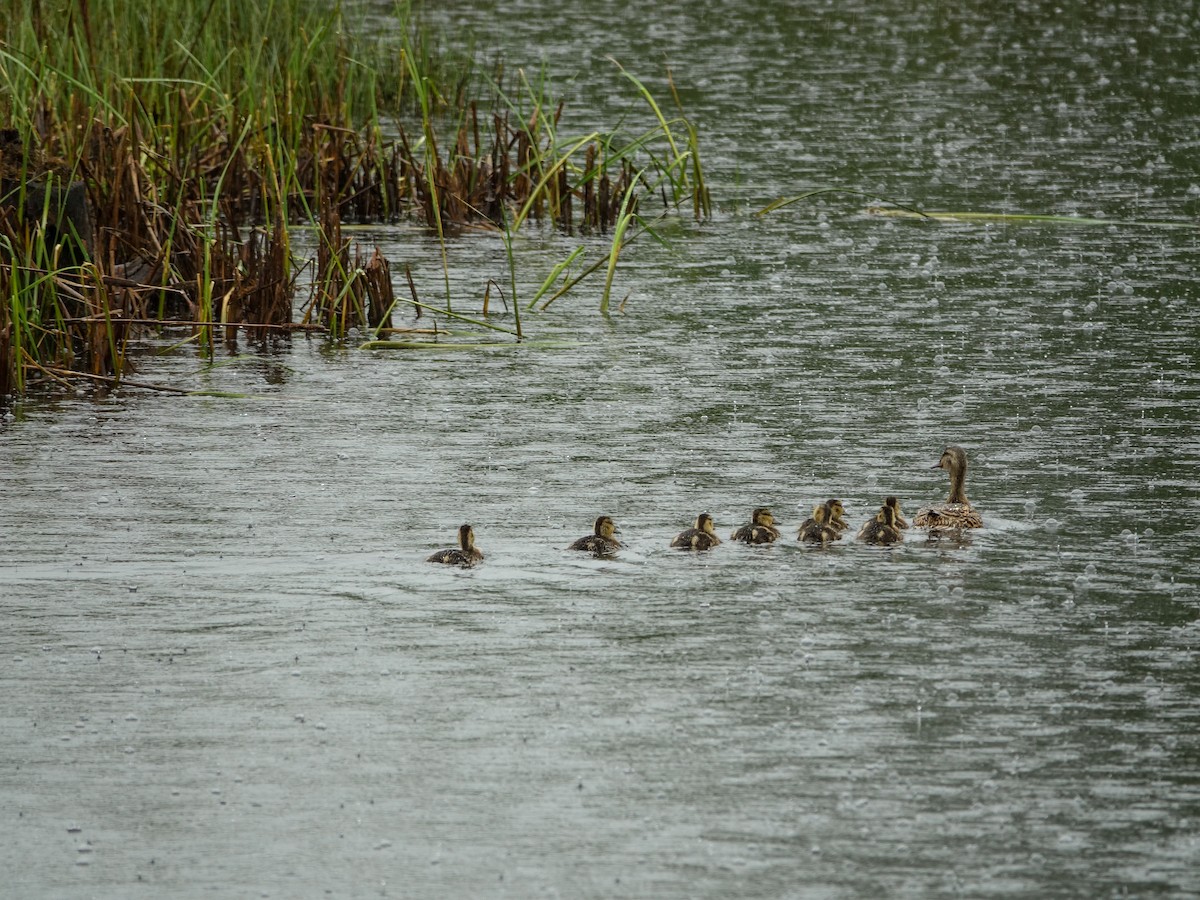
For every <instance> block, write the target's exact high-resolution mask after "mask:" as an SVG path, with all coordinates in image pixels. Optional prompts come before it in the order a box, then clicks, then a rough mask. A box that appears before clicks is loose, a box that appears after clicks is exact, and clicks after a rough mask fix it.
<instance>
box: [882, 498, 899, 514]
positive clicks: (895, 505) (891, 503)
mask: <svg viewBox="0 0 1200 900" xmlns="http://www.w3.org/2000/svg"><path fill="white" fill-rule="evenodd" d="M883 505H884V506H886V507H887V508H888V509H890V510H891V511H892V512H893V513H895V514H896V515H897V516H898V515H900V501H899V500H897V499H896V498H895V497H885V498H884V500H883Z"/></svg>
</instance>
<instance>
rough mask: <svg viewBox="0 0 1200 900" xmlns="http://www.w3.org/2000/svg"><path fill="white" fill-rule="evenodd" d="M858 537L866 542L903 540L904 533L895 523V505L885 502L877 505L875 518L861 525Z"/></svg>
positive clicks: (889, 542)
mask: <svg viewBox="0 0 1200 900" xmlns="http://www.w3.org/2000/svg"><path fill="white" fill-rule="evenodd" d="M889 499H890V498H889ZM858 537H859V539H860V540H864V541H866V542H867V543H868V544H896V543H899V542H900V541H902V540H904V533H903V532H902V531H901V530H900V528H899V527H898V526H897V525H896V509H895V507H893V506H889V505H888V504H887V503H884V504H883V506H881V507H879V512H877V513H876V514H875V518H874V519H871V520H870V521H869V522H867V523H866V524H865V525H863V527H862V530H861V531H859V532H858Z"/></svg>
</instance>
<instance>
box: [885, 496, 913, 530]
mask: <svg viewBox="0 0 1200 900" xmlns="http://www.w3.org/2000/svg"><path fill="white" fill-rule="evenodd" d="M883 505H884V506H890V507H891V508H892V511H893V512H895V513H896V527H897V528H900V529H905V528H907V527H908V522H906V521H905V520H904V514H903V513H901V512H900V501H899V500H897V499H896V498H895V497H887V498H885V499H884V501H883Z"/></svg>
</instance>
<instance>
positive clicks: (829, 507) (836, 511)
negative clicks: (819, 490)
mask: <svg viewBox="0 0 1200 900" xmlns="http://www.w3.org/2000/svg"><path fill="white" fill-rule="evenodd" d="M825 514H826V518H827V520H828V521H830V522H836V521H837V520H838V519H840V518H842V516H844V515H845V514H846V507H844V506H842V501H841V500H835V499H834V498H832V497H830V498H829V499H828V500H826V501H825Z"/></svg>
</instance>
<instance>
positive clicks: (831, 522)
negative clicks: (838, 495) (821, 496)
mask: <svg viewBox="0 0 1200 900" xmlns="http://www.w3.org/2000/svg"><path fill="white" fill-rule="evenodd" d="M845 514H846V507H844V506H842V501H841V500H835V499H833V498H832V497H830V498H829V499H828V500H826V501H825V524H826V525H828V526H829V527H830V528H832V529H833V530H834V531H835V532H837V536H838V539H839V540H841V537H842V532H843V531H845V530H846V529H848V528H849V527H850V524H849V523H848V522H847V521H846V520H845V519H843V518H842V516H844V515H845Z"/></svg>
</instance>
